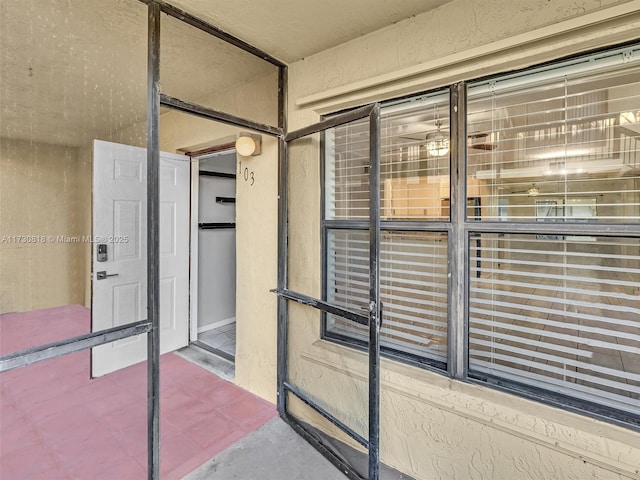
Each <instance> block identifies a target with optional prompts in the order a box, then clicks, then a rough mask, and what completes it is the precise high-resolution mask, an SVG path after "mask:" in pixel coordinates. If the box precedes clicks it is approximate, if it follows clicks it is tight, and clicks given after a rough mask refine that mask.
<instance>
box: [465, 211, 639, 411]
mask: <svg viewBox="0 0 640 480" xmlns="http://www.w3.org/2000/svg"><path fill="white" fill-rule="evenodd" d="M545 208H546V207H545ZM476 238H477V239H478V241H477V242H476V243H474V244H472V247H471V251H470V265H471V275H470V279H471V280H470V282H471V283H470V291H469V296H470V298H469V366H470V369H471V370H473V371H474V372H476V373H481V374H490V375H493V376H496V377H500V378H506V379H509V380H513V381H516V382H520V383H524V384H527V385H533V386H537V387H541V388H545V389H550V390H553V391H555V392H559V393H565V394H569V395H571V396H574V397H578V398H581V399H584V400H588V401H591V402H596V403H603V404H607V405H609V406H612V407H615V408H618V409H621V410H625V411H629V412H634V413H636V414H638V413H640V407H639V405H640V403H638V400H639V399H640V335H639V334H638V332H640V320H639V319H640V300H639V297H638V293H639V292H640V240H639V239H632V238H619V237H592V236H582V235H572V236H565V237H561V236H546V235H519V234H477V235H476Z"/></svg>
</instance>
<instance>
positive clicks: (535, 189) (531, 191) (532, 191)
mask: <svg viewBox="0 0 640 480" xmlns="http://www.w3.org/2000/svg"><path fill="white" fill-rule="evenodd" d="M499 189H500V190H507V185H500V187H499ZM509 193H526V194H527V195H528V196H530V197H537V196H538V195H540V189H539V188H538V187H537V186H536V184H535V183H532V184H531V186H530V187H529V188H527V189H526V190H512V191H510V192H509Z"/></svg>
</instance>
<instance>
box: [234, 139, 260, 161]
mask: <svg viewBox="0 0 640 480" xmlns="http://www.w3.org/2000/svg"><path fill="white" fill-rule="evenodd" d="M236 151H237V152H238V154H239V155H242V156H243V157H249V156H251V155H253V152H255V151H256V141H255V140H254V139H253V138H252V137H244V136H240V137H238V139H237V140H236Z"/></svg>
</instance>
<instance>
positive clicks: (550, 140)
mask: <svg viewBox="0 0 640 480" xmlns="http://www.w3.org/2000/svg"><path fill="white" fill-rule="evenodd" d="M582 70H584V67H583V68H582ZM551 75H553V74H551ZM549 76H550V73H549V72H543V73H538V74H531V75H529V77H530V78H527V79H526V80H523V81H522V85H521V86H518V85H517V82H515V81H514V80H510V85H505V86H501V82H500V80H498V81H497V83H496V85H495V86H493V87H491V86H490V87H489V88H487V85H486V83H485V84H482V85H479V86H477V87H471V88H470V90H469V105H468V127H467V131H468V172H467V173H468V177H467V192H468V193H467V194H468V197H469V198H478V199H480V203H481V204H482V211H481V215H480V216H479V217H478V216H477V215H475V214H474V212H473V210H472V208H471V207H469V209H468V211H467V213H468V217H469V218H470V219H473V220H487V221H529V222H533V221H554V222H557V221H560V222H565V221H567V222H568V221H584V222H596V221H598V222H637V221H638V220H640V80H639V79H640V65H638V61H635V62H629V63H627V64H625V65H624V66H618V67H608V68H607V69H604V70H602V69H600V70H595V71H593V69H592V71H591V72H589V71H587V72H584V71H576V72H574V73H572V72H567V71H566V70H565V71H563V73H562V75H557V76H553V77H551V78H549ZM535 79H539V80H538V81H534V80H535ZM505 83H509V82H508V81H505ZM514 84H515V86H514ZM540 206H550V207H551V208H547V209H545V208H542V209H541V207H540Z"/></svg>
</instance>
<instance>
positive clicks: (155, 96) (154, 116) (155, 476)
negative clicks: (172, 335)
mask: <svg viewBox="0 0 640 480" xmlns="http://www.w3.org/2000/svg"><path fill="white" fill-rule="evenodd" d="M148 28H149V30H148V57H147V60H148V64H147V68H148V70H147V98H148V105H147V318H148V319H149V321H150V322H151V327H150V330H149V333H148V334H147V402H148V405H147V421H148V427H147V433H148V439H147V445H148V447H147V450H148V462H149V465H148V467H149V468H148V478H149V480H159V478H160V329H159V323H160V318H159V315H160V297H159V291H160V255H159V251H160V240H159V239H160V235H159V230H160V215H159V206H160V183H159V173H158V172H159V165H160V138H159V134H160V5H158V4H157V3H155V2H152V3H150V4H149V26H148Z"/></svg>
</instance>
